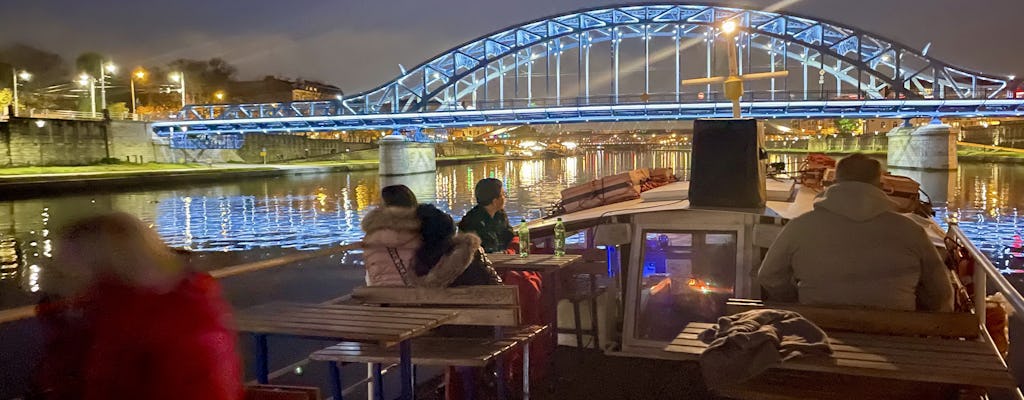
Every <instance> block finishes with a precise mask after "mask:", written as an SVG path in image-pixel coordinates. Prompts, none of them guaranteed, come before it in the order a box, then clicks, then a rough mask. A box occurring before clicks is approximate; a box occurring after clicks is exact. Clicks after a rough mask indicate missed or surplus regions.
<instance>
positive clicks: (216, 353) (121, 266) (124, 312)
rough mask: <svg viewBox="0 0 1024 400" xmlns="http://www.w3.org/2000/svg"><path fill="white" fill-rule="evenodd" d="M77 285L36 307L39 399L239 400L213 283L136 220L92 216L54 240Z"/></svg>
mask: <svg viewBox="0 0 1024 400" xmlns="http://www.w3.org/2000/svg"><path fill="white" fill-rule="evenodd" d="M55 244H56V251H55V252H54V265H56V266H58V268H60V272H62V273H63V274H65V275H67V276H69V277H74V282H73V283H74V284H79V285H81V287H80V289H78V290H70V292H72V293H66V294H69V296H68V297H67V298H64V299H55V298H49V299H47V301H44V302H41V303H40V304H39V306H37V308H36V311H37V315H38V317H39V321H40V323H41V324H42V328H43V333H44V337H46V339H47V340H46V346H45V355H44V357H43V360H42V362H41V364H40V366H39V369H38V371H39V374H38V375H37V378H36V388H37V389H36V392H37V393H36V394H37V395H38V396H36V397H38V398H43V399H67V398H74V399H85V400H100V399H156V400H160V399H166V400H172V399H211V400H239V399H241V398H242V395H243V387H242V363H241V357H239V355H238V353H237V351H236V345H235V338H236V333H235V332H234V331H233V330H232V328H231V313H230V311H229V310H230V308H229V306H228V304H227V302H226V301H225V300H224V298H223V297H222V294H221V289H220V285H219V284H218V283H217V280H216V279H214V278H213V277H211V276H210V275H209V274H207V273H205V272H197V271H193V270H191V269H190V268H189V267H188V266H187V263H186V261H185V260H184V258H183V257H182V256H181V255H180V254H178V253H176V252H175V251H174V250H172V249H171V248H169V247H167V245H165V244H164V242H163V241H162V240H161V238H160V236H159V235H158V234H157V233H156V231H154V230H153V229H151V228H149V227H148V226H146V225H145V224H144V223H143V222H142V221H140V220H139V219H138V218H136V217H134V216H132V215H129V214H125V213H112V214H105V215H100V216H95V217H90V218H86V219H84V220H81V221H79V222H76V223H73V224H71V225H70V226H69V227H67V228H66V229H64V230H63V231H62V233H61V234H60V235H59V236H58V238H57V240H56V241H55Z"/></svg>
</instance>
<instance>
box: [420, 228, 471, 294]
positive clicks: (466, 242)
mask: <svg viewBox="0 0 1024 400" xmlns="http://www.w3.org/2000/svg"><path fill="white" fill-rule="evenodd" d="M452 246H453V247H452V250H451V251H449V252H448V253H446V254H445V255H444V256H442V257H441V260H440V261H438V262H437V265H434V268H431V269H430V272H429V273H427V274H426V275H423V276H419V277H416V280H417V282H415V285H413V286H421V287H435V288H443V287H448V286H449V285H451V283H452V282H454V281H455V279H456V278H458V277H459V275H462V273H463V272H465V271H466V268H468V267H469V264H470V263H472V262H473V256H475V255H476V252H477V251H478V250H481V249H480V238H479V237H477V236H476V235H474V234H471V233H459V234H456V235H455V237H453V238H452Z"/></svg>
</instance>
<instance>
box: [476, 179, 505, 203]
mask: <svg viewBox="0 0 1024 400" xmlns="http://www.w3.org/2000/svg"><path fill="white" fill-rule="evenodd" d="M473 194H474V195H475V196H476V204H479V205H481V206H486V205H489V204H491V202H492V201H494V199H496V198H498V197H500V196H501V181H500V180H498V179H494V178H485V179H481V180H480V182H477V183H476V188H475V189H473Z"/></svg>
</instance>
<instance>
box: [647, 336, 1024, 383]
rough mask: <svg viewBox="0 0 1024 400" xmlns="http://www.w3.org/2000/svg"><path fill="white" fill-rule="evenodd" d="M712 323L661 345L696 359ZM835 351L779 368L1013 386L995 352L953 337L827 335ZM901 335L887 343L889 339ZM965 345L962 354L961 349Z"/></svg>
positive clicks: (978, 344) (682, 356)
mask: <svg viewBox="0 0 1024 400" xmlns="http://www.w3.org/2000/svg"><path fill="white" fill-rule="evenodd" d="M710 325H711V324H699V323H691V324H689V325H688V326H687V328H686V329H685V330H684V331H683V332H682V333H681V334H680V335H679V337H677V338H676V339H675V340H673V341H672V343H671V344H669V345H668V346H666V347H665V351H666V352H669V353H675V354H677V355H678V358H681V359H697V358H699V357H700V355H701V354H702V353H703V351H704V349H705V348H706V345H705V344H704V343H703V342H702V341H700V340H699V339H697V333H699V332H700V331H703V330H704V329H706V328H707V327H708V326H710ZM829 334H830V338H829V340H830V344H832V345H833V350H834V354H833V355H832V357H830V358H820V357H819V358H798V359H794V360H790V361H787V362H784V363H782V364H780V365H779V366H778V368H782V369H794V370H801V371H819V372H829V373H836V374H847V375H857V376H868V377H877V378H895V379H905V380H915V381H922V382H935V383H954V384H962V385H972V386H985V387H1013V386H1015V385H1016V383H1015V381H1014V379H1013V377H1012V376H1010V374H1009V372H1008V371H1007V370H1006V367H1005V365H1004V364H1003V362H1002V360H1001V359H1000V358H999V356H998V355H997V354H996V353H994V351H993V350H991V349H988V350H987V352H976V350H978V349H980V348H982V347H981V346H986V344H985V343H984V342H980V341H971V340H957V339H939V338H915V337H890V336H885V337H882V336H878V335H866V334H851V333H835V334H832V333H829ZM889 338H895V339H901V340H900V342H896V343H893V342H887V339H889ZM963 348H967V349H969V350H968V351H967V352H966V353H964V352H960V350H962V349H963Z"/></svg>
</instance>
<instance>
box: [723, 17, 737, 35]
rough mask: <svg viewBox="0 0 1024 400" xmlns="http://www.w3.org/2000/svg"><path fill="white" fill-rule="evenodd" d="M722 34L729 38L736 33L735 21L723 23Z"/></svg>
mask: <svg viewBox="0 0 1024 400" xmlns="http://www.w3.org/2000/svg"><path fill="white" fill-rule="evenodd" d="M722 33H725V34H726V35H730V36H732V34H733V33H736V21H733V20H729V21H725V23H724V24H722Z"/></svg>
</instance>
